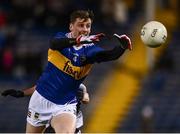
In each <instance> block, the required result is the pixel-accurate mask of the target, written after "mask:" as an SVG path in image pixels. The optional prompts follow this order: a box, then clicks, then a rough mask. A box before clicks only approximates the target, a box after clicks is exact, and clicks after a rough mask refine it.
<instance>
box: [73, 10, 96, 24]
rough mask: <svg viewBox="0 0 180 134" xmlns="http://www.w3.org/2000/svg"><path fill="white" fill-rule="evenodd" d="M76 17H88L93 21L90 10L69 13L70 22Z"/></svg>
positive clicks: (92, 14)
mask: <svg viewBox="0 0 180 134" xmlns="http://www.w3.org/2000/svg"><path fill="white" fill-rule="evenodd" d="M77 18H81V19H85V20H87V19H88V18H90V19H91V21H92V22H93V20H94V13H93V11H91V10H76V11H74V12H72V14H71V15H70V22H71V23H73V22H75V21H76V19H77Z"/></svg>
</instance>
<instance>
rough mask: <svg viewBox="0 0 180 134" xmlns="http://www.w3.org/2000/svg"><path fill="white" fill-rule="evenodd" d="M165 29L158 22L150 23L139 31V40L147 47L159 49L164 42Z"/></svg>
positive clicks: (165, 36)
mask: <svg viewBox="0 0 180 134" xmlns="http://www.w3.org/2000/svg"><path fill="white" fill-rule="evenodd" d="M166 38H167V30H166V27H165V26H164V25H163V24H162V23H160V22H158V21H150V22H148V23H146V24H145V25H144V26H143V27H142V29H141V39H142V41H143V43H144V44H146V45H147V46H149V47H153V48H155V47H159V46H160V45H162V44H164V43H165V42H166Z"/></svg>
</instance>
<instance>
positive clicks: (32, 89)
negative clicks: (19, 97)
mask: <svg viewBox="0 0 180 134" xmlns="http://www.w3.org/2000/svg"><path fill="white" fill-rule="evenodd" d="M35 88H36V86H33V87H31V88H28V89H24V90H22V91H23V93H24V96H31V95H32V94H33V93H34V91H35Z"/></svg>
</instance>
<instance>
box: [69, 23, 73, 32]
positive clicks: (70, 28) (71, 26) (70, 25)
mask: <svg viewBox="0 0 180 134" xmlns="http://www.w3.org/2000/svg"><path fill="white" fill-rule="evenodd" d="M72 29H73V25H72V23H70V24H69V30H70V31H72Z"/></svg>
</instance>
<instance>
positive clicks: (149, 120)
mask: <svg viewBox="0 0 180 134" xmlns="http://www.w3.org/2000/svg"><path fill="white" fill-rule="evenodd" d="M179 3H180V2H179V1H178V0H1V1H0V92H2V91H3V90H5V89H8V88H15V89H20V90H21V89H25V88H29V87H31V86H33V85H34V84H35V82H36V80H37V79H38V77H39V76H40V74H41V72H42V71H43V69H44V67H45V65H46V63H47V50H48V46H49V40H50V38H51V37H52V36H53V35H54V34H55V33H56V32H58V31H62V32H68V30H69V29H68V27H69V15H70V13H71V12H72V11H74V10H76V9H89V10H92V11H93V12H94V13H95V21H94V22H93V27H92V34H95V33H99V32H104V33H106V34H109V35H112V34H113V33H118V34H124V33H126V34H127V35H128V36H129V37H130V38H131V40H132V43H133V45H134V50H133V52H127V53H126V54H125V55H123V56H122V57H121V58H120V59H119V60H118V61H113V62H110V63H101V64H96V65H95V67H94V68H93V70H92V72H91V74H90V76H89V77H88V78H87V80H86V81H85V84H86V85H87V88H88V91H89V93H90V98H91V102H90V104H88V105H87V106H83V107H82V109H83V112H84V123H85V125H84V128H83V132H138V133H139V132H163V133H164V132H180V119H179V117H180V116H179V115H180V110H179V109H180V105H179V103H180V99H179V98H180V95H179V88H178V87H179V84H180V75H179V73H180V71H179V66H180V64H179V63H180V61H179V56H180V45H179V43H180V40H179V36H180V31H179V18H180V17H179V14H178V11H179V5H180V4H179ZM150 20H157V21H160V22H162V23H163V24H164V25H165V26H166V28H167V31H168V39H167V42H166V44H164V45H163V46H161V47H159V48H156V49H152V48H148V47H147V46H145V45H144V44H143V43H142V42H141V40H140V37H139V36H140V30H141V28H142V26H143V25H144V24H145V23H146V22H147V21H150ZM102 44H103V47H105V48H109V47H112V46H113V45H114V44H113V42H112V41H107V40H106V41H104V42H102ZM28 101H29V97H25V98H19V99H17V98H13V97H6V98H4V97H2V96H1V97H0V132H1V133H12V132H15V133H19V132H25V123H26V113H27V108H28Z"/></svg>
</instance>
